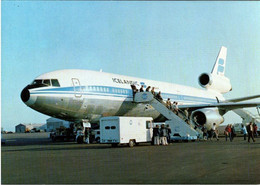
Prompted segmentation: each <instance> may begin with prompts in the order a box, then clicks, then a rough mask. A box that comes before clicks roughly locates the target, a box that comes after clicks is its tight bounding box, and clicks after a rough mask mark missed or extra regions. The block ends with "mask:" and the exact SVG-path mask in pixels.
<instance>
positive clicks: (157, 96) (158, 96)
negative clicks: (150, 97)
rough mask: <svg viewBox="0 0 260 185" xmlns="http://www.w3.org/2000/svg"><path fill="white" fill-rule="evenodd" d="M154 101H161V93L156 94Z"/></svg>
mask: <svg viewBox="0 0 260 185" xmlns="http://www.w3.org/2000/svg"><path fill="white" fill-rule="evenodd" d="M156 99H157V100H159V101H163V99H162V96H161V91H159V92H158V94H157V95H156Z"/></svg>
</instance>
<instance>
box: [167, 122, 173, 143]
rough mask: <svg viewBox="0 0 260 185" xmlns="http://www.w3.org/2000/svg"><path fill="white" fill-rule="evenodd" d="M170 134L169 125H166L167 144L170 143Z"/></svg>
mask: <svg viewBox="0 0 260 185" xmlns="http://www.w3.org/2000/svg"><path fill="white" fill-rule="evenodd" d="M171 133H172V129H171V127H170V125H167V142H168V143H171Z"/></svg>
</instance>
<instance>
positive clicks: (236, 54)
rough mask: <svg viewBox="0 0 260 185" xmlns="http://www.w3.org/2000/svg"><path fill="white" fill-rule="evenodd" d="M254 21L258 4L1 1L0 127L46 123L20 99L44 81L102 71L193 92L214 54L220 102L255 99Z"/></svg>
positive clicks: (228, 119)
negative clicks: (226, 82)
mask: <svg viewBox="0 0 260 185" xmlns="http://www.w3.org/2000/svg"><path fill="white" fill-rule="evenodd" d="M259 20H260V2H257V1H254V2H251V1H244V2H241V1H237V2H236V1H231V2H230V1H219V2H209V1H201V2H192V1H178V2H169V1H163V2H158V1H141V2H136V1H135V2H130V1H124V2H118V1H117V2H116V1H96V2H91V1H2V2H1V31H2V33H1V126H2V127H3V128H4V130H12V131H14V130H15V126H16V125H18V124H20V123H46V119H47V118H49V117H48V116H46V115H43V114H41V113H38V112H36V111H34V110H33V109H31V108H29V107H27V106H26V105H25V104H24V103H23V102H22V100H21V99H20V93H21V91H22V89H23V88H24V87H25V86H26V85H28V84H29V83H31V82H32V81H33V79H34V78H35V77H37V76H39V75H41V74H43V73H46V72H50V71H54V70H59V69H87V70H96V71H98V70H100V69H102V70H103V71H104V72H109V73H116V74H122V75H127V76H136V77H139V78H145V79H151V80H158V81H165V82H170V83H177V84H183V85H188V86H192V87H197V88H200V86H199V85H198V77H199V75H200V74H201V73H203V72H211V69H212V67H213V64H214V62H215V60H216V57H217V54H218V52H219V49H220V47H221V46H225V47H227V64H226V73H225V75H226V76H227V77H228V78H230V80H231V84H232V88H233V90H232V91H231V92H229V93H227V94H225V97H226V98H227V99H228V98H237V97H243V96H250V95H256V94H260V86H259V85H260V83H259V80H260V72H259V71H260V32H259V30H260V21H259ZM256 101H257V100H256ZM258 102H260V100H259V99H258ZM249 110H252V111H253V112H254V113H256V111H255V109H249ZM237 122H241V118H239V117H238V116H237V115H235V114H234V113H227V114H226V115H225V122H224V123H226V124H227V123H237Z"/></svg>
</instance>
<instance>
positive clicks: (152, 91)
mask: <svg viewBox="0 0 260 185" xmlns="http://www.w3.org/2000/svg"><path fill="white" fill-rule="evenodd" d="M151 93H152V94H153V96H155V92H154V87H152V90H151Z"/></svg>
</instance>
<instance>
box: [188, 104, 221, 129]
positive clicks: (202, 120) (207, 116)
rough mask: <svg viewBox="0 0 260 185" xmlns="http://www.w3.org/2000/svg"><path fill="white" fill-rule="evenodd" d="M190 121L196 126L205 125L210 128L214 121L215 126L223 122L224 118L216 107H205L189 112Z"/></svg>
mask: <svg viewBox="0 0 260 185" xmlns="http://www.w3.org/2000/svg"><path fill="white" fill-rule="evenodd" d="M191 121H192V122H193V123H194V124H195V125H197V126H205V127H206V128H207V129H208V130H210V129H211V128H212V126H213V123H216V126H218V125H220V124H221V123H223V122H224V118H223V116H221V115H220V114H219V111H218V109H217V108H205V109H198V110H196V111H193V112H192V113H191Z"/></svg>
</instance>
